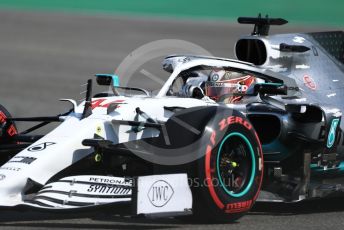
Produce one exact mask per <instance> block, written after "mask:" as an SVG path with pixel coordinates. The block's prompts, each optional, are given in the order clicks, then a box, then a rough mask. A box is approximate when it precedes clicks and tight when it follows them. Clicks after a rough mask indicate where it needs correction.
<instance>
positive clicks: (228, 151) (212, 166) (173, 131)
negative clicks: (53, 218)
mask: <svg viewBox="0 0 344 230" xmlns="http://www.w3.org/2000/svg"><path fill="white" fill-rule="evenodd" d="M238 21H239V22H240V23H246V24H254V25H255V27H254V31H253V33H252V34H251V35H250V36H244V37H242V38H241V39H240V40H239V41H238V42H237V44H236V48H235V50H236V56H237V58H238V59H239V60H230V59H224V58H215V57H202V56H187V55H174V56H169V57H167V58H165V60H164V61H163V68H164V70H166V71H167V72H170V73H171V75H170V77H169V78H168V80H167V81H166V82H165V84H164V85H163V86H162V88H161V89H160V91H159V92H158V93H157V94H156V95H151V94H150V93H149V92H148V91H147V90H145V89H141V88H130V87H124V86H120V84H119V78H118V77H117V76H116V75H111V74H98V75H96V81H97V83H98V84H99V85H103V86H106V87H109V90H108V91H106V92H102V93H98V94H95V95H92V80H89V81H88V83H87V96H86V100H85V101H84V102H82V103H81V104H80V105H77V104H76V102H75V101H74V100H70V99H68V100H67V99H64V100H65V101H68V102H70V103H71V105H72V106H73V107H72V109H71V110H70V111H68V112H66V113H64V114H60V115H58V116H52V117H30V118H16V117H11V115H10V114H9V113H8V111H7V110H6V109H5V108H4V107H2V106H0V124H1V133H0V152H1V154H0V158H1V159H0V160H1V167H0V206H3V207H22V206H29V207H33V208H38V209H43V210H61V211H64V210H67V209H68V210H70V209H87V208H100V207H102V206H111V207H112V210H113V212H114V213H120V214H132V215H147V216H177V215H188V214H194V215H196V216H199V217H201V218H202V219H203V220H205V219H210V220H216V221H233V220H235V219H238V218H239V217H241V216H242V215H244V214H245V213H246V212H248V211H249V210H250V209H251V208H252V206H253V205H254V203H255V201H256V200H258V201H259V200H260V201H280V202H295V201H300V200H304V199H310V198H318V197H324V196H328V195H334V194H337V193H340V192H343V187H342V184H343V182H341V179H344V175H343V170H344V162H343V156H344V149H343V145H344V138H343V133H342V130H343V126H342V124H341V122H340V121H341V110H342V109H343V105H344V104H343V102H342V101H341V100H340V98H341V97H343V92H342V88H343V84H344V67H343V64H344V39H343V38H344V33H343V32H323V33H308V34H285V35H274V36H268V31H269V26H270V25H282V24H285V23H286V21H285V20H283V19H273V18H261V17H258V18H239V20H238ZM21 121H27V122H33V121H35V122H41V123H39V124H38V125H36V126H34V127H32V128H30V129H28V130H26V131H23V132H21V133H18V130H17V128H16V122H21ZM50 122H61V124H60V125H59V126H58V127H57V128H55V129H54V130H52V131H51V132H50V133H48V134H46V135H30V133H31V132H32V131H34V130H36V129H38V128H40V127H42V126H44V125H46V124H48V123H50Z"/></svg>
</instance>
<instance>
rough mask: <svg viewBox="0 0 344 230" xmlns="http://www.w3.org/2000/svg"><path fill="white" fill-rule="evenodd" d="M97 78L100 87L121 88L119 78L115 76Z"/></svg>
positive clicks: (108, 75) (104, 75)
mask: <svg viewBox="0 0 344 230" xmlns="http://www.w3.org/2000/svg"><path fill="white" fill-rule="evenodd" d="M95 76H96V80H97V84H98V85H107V86H110V85H112V86H114V87H118V86H119V77H118V76H117V75H115V74H96V75H95Z"/></svg>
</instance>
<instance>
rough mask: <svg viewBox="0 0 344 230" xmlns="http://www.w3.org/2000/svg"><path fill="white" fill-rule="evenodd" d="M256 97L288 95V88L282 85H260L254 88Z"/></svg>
mask: <svg viewBox="0 0 344 230" xmlns="http://www.w3.org/2000/svg"><path fill="white" fill-rule="evenodd" d="M253 91H254V95H258V94H270V95H288V88H287V86H286V85H284V84H282V83H259V84H256V85H255V86H254V90H253Z"/></svg>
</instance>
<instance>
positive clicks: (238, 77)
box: [205, 69, 256, 103]
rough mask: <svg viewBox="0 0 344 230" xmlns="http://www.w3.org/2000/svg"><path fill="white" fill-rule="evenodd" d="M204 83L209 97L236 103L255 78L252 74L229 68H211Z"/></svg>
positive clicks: (218, 100)
mask: <svg viewBox="0 0 344 230" xmlns="http://www.w3.org/2000/svg"><path fill="white" fill-rule="evenodd" d="M209 78H210V79H209V80H210V81H207V82H206V84H205V94H206V96H208V97H209V98H211V99H213V100H215V101H217V102H224V103H238V102H239V101H240V100H241V99H242V98H243V96H244V95H245V93H246V92H247V90H248V89H249V87H250V86H251V85H252V84H254V82H255V81H256V78H255V77H254V76H252V75H249V74H245V73H240V72H235V71H231V70H224V69H220V70H213V71H211V73H210V76H209Z"/></svg>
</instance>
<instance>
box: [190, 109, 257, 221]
mask: <svg viewBox="0 0 344 230" xmlns="http://www.w3.org/2000/svg"><path fill="white" fill-rule="evenodd" d="M206 132H208V133H206V135H205V136H206V137H207V140H206V141H205V149H204V150H203V151H205V155H204V157H202V158H201V159H199V160H198V161H197V162H196V165H197V166H196V168H197V172H198V175H197V176H196V177H195V178H194V180H196V179H198V182H199V183H198V186H195V185H196V184H197V183H194V186H192V190H193V193H194V213H195V215H196V216H197V217H199V218H202V220H209V221H220V222H232V221H234V220H236V219H238V218H240V217H241V216H243V215H244V214H245V213H246V212H248V211H249V210H250V209H251V207H252V206H253V204H254V202H255V200H256V199H257V197H258V194H259V191H260V188H261V184H262V178H263V154H262V149H261V144H260V142H259V139H258V136H257V134H256V132H255V130H254V128H253V126H252V125H251V124H250V122H249V121H248V120H247V119H246V118H245V117H244V115H243V114H241V113H240V112H238V111H232V110H229V111H225V112H221V113H218V114H217V115H216V116H215V118H214V119H213V121H212V122H211V123H210V124H208V126H207V128H206Z"/></svg>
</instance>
